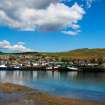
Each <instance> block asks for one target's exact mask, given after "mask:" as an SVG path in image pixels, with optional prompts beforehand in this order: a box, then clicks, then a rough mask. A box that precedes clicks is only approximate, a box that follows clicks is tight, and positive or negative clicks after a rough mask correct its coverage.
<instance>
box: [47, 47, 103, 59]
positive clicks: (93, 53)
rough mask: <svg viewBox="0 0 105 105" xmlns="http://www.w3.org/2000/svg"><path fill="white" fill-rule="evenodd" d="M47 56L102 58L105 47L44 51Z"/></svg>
mask: <svg viewBox="0 0 105 105" xmlns="http://www.w3.org/2000/svg"><path fill="white" fill-rule="evenodd" d="M46 54H47V55H48V56H56V57H61V58H73V59H91V58H103V57H105V48H102V49H101V48H97V49H88V48H84V49H76V50H72V51H68V52H60V53H46Z"/></svg>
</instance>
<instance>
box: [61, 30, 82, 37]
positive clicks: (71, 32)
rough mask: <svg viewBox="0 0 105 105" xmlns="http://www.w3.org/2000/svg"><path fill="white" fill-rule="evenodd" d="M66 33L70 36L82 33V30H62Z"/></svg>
mask: <svg viewBox="0 0 105 105" xmlns="http://www.w3.org/2000/svg"><path fill="white" fill-rule="evenodd" d="M62 32H63V33H64V34H66V35H70V36H75V35H77V34H78V33H80V32H81V31H80V30H76V31H62Z"/></svg>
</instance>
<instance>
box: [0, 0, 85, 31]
mask: <svg viewBox="0 0 105 105" xmlns="http://www.w3.org/2000/svg"><path fill="white" fill-rule="evenodd" d="M84 14H85V11H84V9H83V8H82V7H81V6H79V5H78V4H77V3H75V4H74V5H73V6H71V7H69V6H66V5H65V4H63V3H61V2H59V0H44V1H43V0H17V1H16V0H1V1H0V25H5V26H9V27H12V28H16V29H19V30H25V31H26V30H28V31H58V30H59V31H62V30H63V29H66V28H72V29H74V27H79V25H78V21H79V20H81V19H82V18H83V15H84ZM74 24H75V25H74Z"/></svg>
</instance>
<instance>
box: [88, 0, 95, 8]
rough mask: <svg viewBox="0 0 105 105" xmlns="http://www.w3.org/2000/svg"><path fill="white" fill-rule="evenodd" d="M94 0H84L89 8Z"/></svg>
mask: <svg viewBox="0 0 105 105" xmlns="http://www.w3.org/2000/svg"><path fill="white" fill-rule="evenodd" d="M94 1H95V0H87V1H86V3H87V7H88V8H91V6H92V4H93V2H94Z"/></svg>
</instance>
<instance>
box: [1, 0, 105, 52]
mask: <svg viewBox="0 0 105 105" xmlns="http://www.w3.org/2000/svg"><path fill="white" fill-rule="evenodd" d="M79 48H105V0H18V1H16V0H0V51H4V52H30V51H38V52H61V51H70V50H73V49H79Z"/></svg>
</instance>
